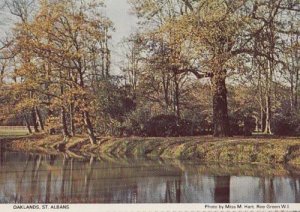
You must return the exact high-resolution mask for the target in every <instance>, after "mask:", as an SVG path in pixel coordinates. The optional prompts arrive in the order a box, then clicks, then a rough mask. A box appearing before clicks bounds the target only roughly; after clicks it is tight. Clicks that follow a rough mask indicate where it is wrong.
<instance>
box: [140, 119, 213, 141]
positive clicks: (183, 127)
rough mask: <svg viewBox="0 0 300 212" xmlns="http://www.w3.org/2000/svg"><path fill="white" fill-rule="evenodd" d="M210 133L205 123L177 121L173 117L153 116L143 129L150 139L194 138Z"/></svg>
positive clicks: (209, 126)
mask: <svg viewBox="0 0 300 212" xmlns="http://www.w3.org/2000/svg"><path fill="white" fill-rule="evenodd" d="M204 125H205V126H204ZM210 132H211V125H209V123H208V122H206V121H203V120H202V121H201V120H200V121H198V122H192V121H191V120H188V119H178V118H177V117H176V116H174V115H158V116H155V117H153V118H151V119H150V120H148V121H147V122H146V124H145V127H144V134H145V135H146V136H152V137H167V136H174V137H176V136H195V135H203V134H209V133H210Z"/></svg>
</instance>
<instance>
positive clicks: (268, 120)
mask: <svg viewBox="0 0 300 212" xmlns="http://www.w3.org/2000/svg"><path fill="white" fill-rule="evenodd" d="M264 132H265V133H266V134H271V133H272V132H271V97H270V96H268V95H267V96H266V124H265V130H264Z"/></svg>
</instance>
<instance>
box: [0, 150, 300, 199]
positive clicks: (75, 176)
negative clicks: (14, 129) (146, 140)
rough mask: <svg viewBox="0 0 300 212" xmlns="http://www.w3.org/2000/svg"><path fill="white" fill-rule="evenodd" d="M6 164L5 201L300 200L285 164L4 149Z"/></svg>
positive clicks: (0, 176)
mask: <svg viewBox="0 0 300 212" xmlns="http://www.w3.org/2000/svg"><path fill="white" fill-rule="evenodd" d="M0 167H1V170H0V203H214V202H217V203H224V202H225V203H229V202H231V203H235V202H241V203H263V202H265V203H275V202H276V203H277V202H278V203H279V202H285V203H295V202H297V203H299V202H300V178H299V175H298V174H297V173H295V171H293V169H291V170H286V169H283V168H282V167H262V166H245V165H241V166H239V167H236V166H233V165H231V166H220V165H217V164H212V165H208V164H201V163H199V162H198V163H196V162H186V163H184V162H179V161H169V162H166V161H161V160H152V161H150V160H134V161H130V160H125V159H122V160H118V161H111V162H107V161H106V162H103V161H102V162H101V161H100V160H99V158H96V157H91V158H88V159H87V160H76V159H70V158H66V157H64V156H62V155H61V156H50V155H38V154H24V153H12V152H3V151H2V152H1V154H0ZM263 172H266V173H263ZM275 175H276V176H275Z"/></svg>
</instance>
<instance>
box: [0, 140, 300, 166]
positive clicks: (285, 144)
mask: <svg viewBox="0 0 300 212" xmlns="http://www.w3.org/2000/svg"><path fill="white" fill-rule="evenodd" d="M0 141H1V139H0ZM62 141H63V139H62V137H61V136H58V135H53V136H49V135H46V134H38V135H33V136H24V137H19V138H6V139H4V138H3V139H2V142H3V143H4V144H5V146H6V147H7V148H9V149H12V150H21V151H31V152H44V153H51V154H56V153H59V152H64V153H66V154H68V155H70V156H72V157H85V156H89V155H99V156H101V157H107V158H125V157H135V158H138V157H151V158H157V157H159V158H164V159H181V160H202V161H206V162H222V163H223V162H224V163H225V162H226V163H258V164H276V163H281V164H294V165H295V164H299V165H300V138H292V137H291V138H283V137H282V138H278V137H269V136H267V137H266V136H264V137H261V136H255V137H247V138H246V137H231V138H213V137H211V136H203V137H174V138H142V137H128V138H113V137H102V138H98V141H97V144H96V145H91V144H90V143H89V141H88V139H87V138H86V137H85V136H76V137H74V138H71V139H69V140H68V141H67V142H66V143H64V142H62Z"/></svg>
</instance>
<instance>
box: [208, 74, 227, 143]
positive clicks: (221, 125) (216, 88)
mask: <svg viewBox="0 0 300 212" xmlns="http://www.w3.org/2000/svg"><path fill="white" fill-rule="evenodd" d="M225 79H226V71H223V72H222V73H216V74H215V75H214V76H213V77H212V84H213V123H214V136H215V137H227V136H230V127H229V118H228V106H227V89H226V82H225Z"/></svg>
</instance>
